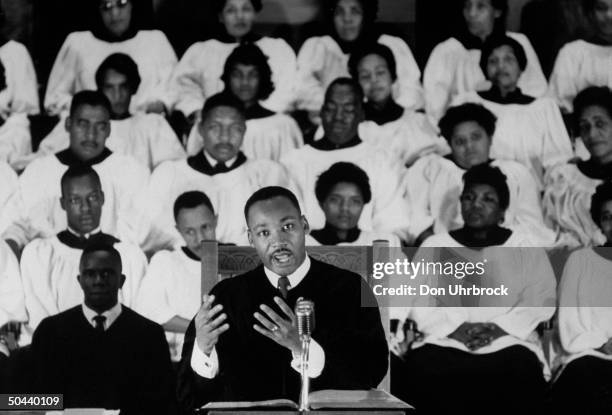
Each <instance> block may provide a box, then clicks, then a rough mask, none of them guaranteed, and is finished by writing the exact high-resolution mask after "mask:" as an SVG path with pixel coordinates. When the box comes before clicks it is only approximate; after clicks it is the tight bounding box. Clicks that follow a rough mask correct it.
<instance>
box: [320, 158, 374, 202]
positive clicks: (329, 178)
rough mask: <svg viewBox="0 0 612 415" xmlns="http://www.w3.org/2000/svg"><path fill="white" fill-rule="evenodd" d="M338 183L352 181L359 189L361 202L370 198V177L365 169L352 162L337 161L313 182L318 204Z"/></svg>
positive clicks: (368, 200)
mask: <svg viewBox="0 0 612 415" xmlns="http://www.w3.org/2000/svg"><path fill="white" fill-rule="evenodd" d="M338 183H352V184H354V185H355V186H357V188H359V190H360V191H361V196H362V197H363V202H364V204H365V203H369V202H370V201H371V200H372V189H371V188H370V179H369V178H368V175H367V174H366V172H365V171H363V170H362V169H360V168H359V167H357V166H356V165H354V164H353V163H345V162H339V163H334V164H332V166H331V167H330V168H329V169H327V170H326V171H324V172H323V173H321V175H320V176H319V178H318V179H317V182H316V183H315V196H316V197H317V200H318V201H319V204H323V202H324V201H325V198H326V197H327V196H328V195H329V192H331V190H332V189H333V188H334V186H335V185H337V184H338Z"/></svg>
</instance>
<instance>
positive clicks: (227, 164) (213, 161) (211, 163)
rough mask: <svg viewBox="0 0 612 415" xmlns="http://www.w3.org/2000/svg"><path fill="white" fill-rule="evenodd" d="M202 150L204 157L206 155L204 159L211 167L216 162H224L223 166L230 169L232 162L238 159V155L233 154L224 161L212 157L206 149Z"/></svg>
mask: <svg viewBox="0 0 612 415" xmlns="http://www.w3.org/2000/svg"><path fill="white" fill-rule="evenodd" d="M202 152H203V153H204V157H206V160H208V164H210V165H211V166H212V167H215V166H216V165H217V164H219V163H222V164H225V167H227V168H228V169H231V168H232V166H233V165H234V163H235V162H236V160H238V156H234V157H232V158H231V159H229V160H227V161H226V162H222V161H219V160H216V159H214V158H213V156H211V155H210V154H208V152H207V151H206V150H202Z"/></svg>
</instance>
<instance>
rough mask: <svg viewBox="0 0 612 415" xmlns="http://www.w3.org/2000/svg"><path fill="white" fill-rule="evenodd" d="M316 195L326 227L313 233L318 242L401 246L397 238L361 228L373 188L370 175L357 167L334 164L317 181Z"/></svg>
mask: <svg viewBox="0 0 612 415" xmlns="http://www.w3.org/2000/svg"><path fill="white" fill-rule="evenodd" d="M315 195H316V197H317V200H318V202H319V205H320V206H321V209H322V210H323V212H324V213H325V226H324V227H323V228H322V229H313V230H311V231H310V237H311V238H312V239H314V240H315V241H316V243H318V244H320V245H357V246H369V245H372V243H373V242H374V241H376V240H379V239H384V240H387V241H389V246H393V247H399V246H401V243H400V240H399V238H398V237H397V235H394V234H392V233H389V232H373V231H362V230H361V229H359V226H358V223H359V218H360V217H361V212H363V207H364V206H365V205H366V204H368V203H370V201H371V200H372V189H371V188H370V179H369V178H368V175H367V174H366V172H364V171H363V170H362V169H360V168H359V167H357V166H356V165H354V164H352V163H344V162H339V163H334V164H333V165H332V166H331V167H330V168H329V169H328V170H325V171H324V172H323V173H321V175H320V176H319V178H318V179H317V182H316V183H315Z"/></svg>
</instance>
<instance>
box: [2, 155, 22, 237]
mask: <svg viewBox="0 0 612 415" xmlns="http://www.w3.org/2000/svg"><path fill="white" fill-rule="evenodd" d="M0 183H2V185H1V186H0V234H1V233H2V232H4V231H5V230H6V229H7V228H8V227H9V225H10V224H11V223H12V221H13V220H14V217H15V215H16V213H17V212H14V211H13V210H12V208H11V205H10V203H9V202H10V200H11V198H12V197H13V195H14V194H15V193H17V191H18V189H19V181H18V179H17V173H15V171H14V170H13V169H11V167H10V166H9V165H8V164H6V163H4V162H2V161H0Z"/></svg>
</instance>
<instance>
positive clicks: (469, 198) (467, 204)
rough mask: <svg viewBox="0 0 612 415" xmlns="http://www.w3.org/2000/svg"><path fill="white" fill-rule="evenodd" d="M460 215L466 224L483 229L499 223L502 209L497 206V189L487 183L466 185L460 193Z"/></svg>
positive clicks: (502, 218) (501, 219) (502, 215)
mask: <svg viewBox="0 0 612 415" xmlns="http://www.w3.org/2000/svg"><path fill="white" fill-rule="evenodd" d="M460 199H461V216H462V217H463V221H464V222H465V224H466V226H469V227H470V228H472V229H483V228H488V227H491V226H493V225H499V224H500V223H501V222H503V220H504V211H503V210H502V209H501V208H500V207H499V195H498V194H497V190H495V188H494V187H493V186H491V185H488V184H473V185H470V186H466V188H465V189H463V193H462V194H461V197H460Z"/></svg>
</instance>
